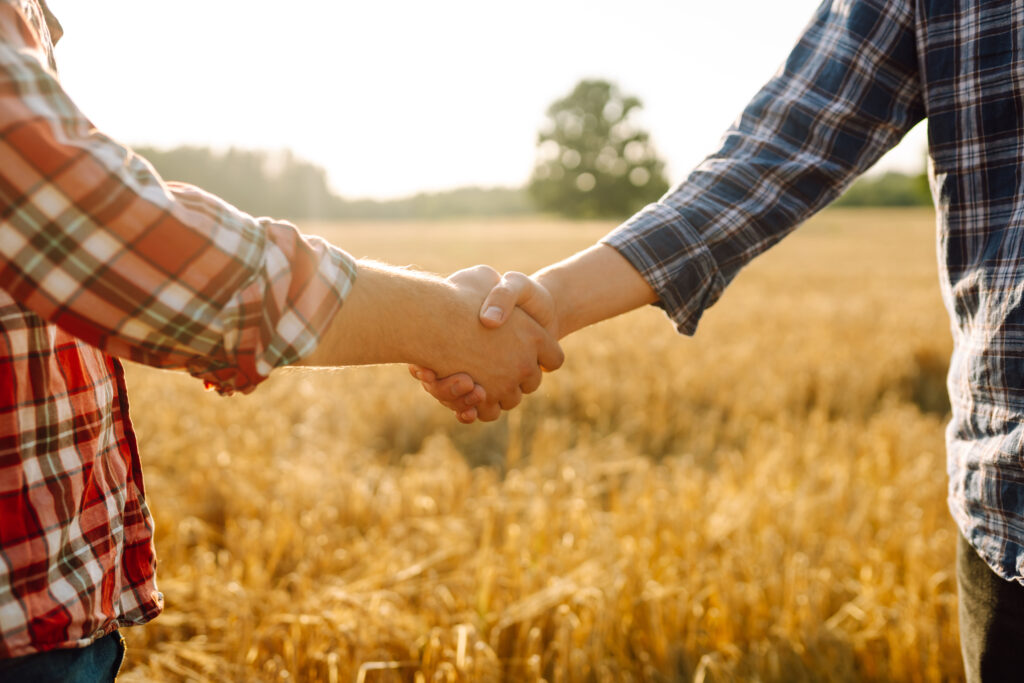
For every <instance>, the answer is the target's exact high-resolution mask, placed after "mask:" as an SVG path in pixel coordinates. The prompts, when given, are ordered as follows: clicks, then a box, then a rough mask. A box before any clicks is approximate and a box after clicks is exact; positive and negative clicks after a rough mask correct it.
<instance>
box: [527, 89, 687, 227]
mask: <svg viewBox="0 0 1024 683" xmlns="http://www.w3.org/2000/svg"><path fill="white" fill-rule="evenodd" d="M641 108H642V105H641V103H640V100H639V99H637V98H636V97H632V96H626V95H623V94H622V93H621V92H620V91H619V89H618V87H617V86H615V85H614V84H612V83H609V82H608V81H602V80H584V81H580V82H579V84H577V85H576V87H575V88H574V89H573V91H572V92H571V93H570V94H569V95H567V96H566V97H564V98H562V99H560V100H557V101H556V102H554V103H553V104H552V105H551V106H550V107H549V108H548V111H547V115H548V121H547V123H546V124H545V126H544V128H542V129H541V131H540V133H539V135H538V139H537V162H536V164H535V166H534V169H533V175H532V176H531V178H530V185H529V191H530V196H531V197H532V198H533V200H534V202H536V204H537V206H538V207H539V208H540V209H542V210H545V211H555V212H557V213H560V214H562V215H564V216H569V217H573V218H612V217H615V218H618V217H623V216H628V215H629V214H631V213H633V212H635V211H636V210H637V209H640V208H641V207H643V206H644V205H645V204H648V203H650V202H652V201H654V200H656V199H657V198H658V197H660V196H661V195H662V194H664V193H665V191H666V190H667V189H668V182H667V181H666V180H665V176H664V168H665V164H664V162H662V161H661V159H659V158H658V155H657V153H656V152H655V150H654V147H653V146H652V144H651V141H650V136H649V135H648V133H647V132H645V131H643V130H641V129H639V128H638V127H637V126H636V125H635V124H634V123H633V122H632V121H631V117H632V116H633V115H634V113H635V112H637V111H639V110H640V109H641Z"/></svg>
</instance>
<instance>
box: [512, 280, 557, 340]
mask: <svg viewBox="0 0 1024 683" xmlns="http://www.w3.org/2000/svg"><path fill="white" fill-rule="evenodd" d="M502 281H503V282H508V283H509V284H510V285H511V286H512V288H513V289H514V290H515V291H517V292H518V293H519V296H518V297H516V306H518V307H519V308H521V309H523V311H524V312H525V313H526V314H528V315H529V316H530V317H531V318H533V319H534V320H536V321H537V322H538V323H539V324H540V326H541V327H543V328H544V329H546V330H551V328H552V325H553V324H554V322H555V300H554V298H553V297H552V296H551V292H549V291H548V290H547V289H546V288H544V286H543V285H541V284H540V283H539V282H537V281H536V280H534V279H533V278H531V277H529V276H527V275H523V274H522V273H517V272H516V271H509V272H508V273H505V275H503V276H502ZM552 332H553V331H552Z"/></svg>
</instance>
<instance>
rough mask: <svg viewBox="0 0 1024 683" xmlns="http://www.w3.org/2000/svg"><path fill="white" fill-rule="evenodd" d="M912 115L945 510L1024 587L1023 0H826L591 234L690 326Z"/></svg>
mask: <svg viewBox="0 0 1024 683" xmlns="http://www.w3.org/2000/svg"><path fill="white" fill-rule="evenodd" d="M925 117H927V119H928V141H929V157H930V163H929V167H930V169H929V170H930V173H931V180H932V193H933V196H934V197H935V205H936V208H937V210H938V231H939V239H938V245H939V251H940V254H939V263H940V277H941V286H942V294H943V299H944V301H945V303H946V307H947V308H948V310H949V314H950V317H951V318H952V321H953V326H952V327H953V335H954V352H953V357H952V361H951V367H950V372H949V379H948V386H949V393H950V401H951V403H952V409H953V414H952V420H951V422H950V424H949V427H948V430H947V443H948V468H947V469H948V472H949V477H950V480H949V507H950V510H951V511H952V513H953V517H954V519H955V520H956V523H957V524H958V526H959V527H960V530H961V531H962V532H963V534H964V536H965V537H966V538H967V539H968V540H969V541H970V542H971V544H972V545H973V546H974V547H975V548H976V549H977V550H978V552H979V553H980V554H981V556H982V557H983V558H984V559H985V560H986V561H987V562H988V564H989V565H991V566H992V568H993V569H994V570H995V571H996V572H998V573H999V574H1000V575H1001V576H1003V577H1005V578H1007V579H1013V580H1017V581H1018V582H1021V583H1024V445H1022V439H1024V268H1022V264H1024V0H973V1H970V2H959V3H954V2H951V1H950V0H826V1H825V2H824V3H823V4H822V5H821V7H820V8H819V10H818V12H817V14H816V15H815V17H814V19H813V20H812V21H811V23H810V24H809V25H808V27H807V29H806V30H805V32H804V34H803V36H802V37H801V38H800V40H799V42H798V43H797V45H796V47H795V48H794V49H793V51H792V53H791V54H790V55H789V57H788V59H787V60H786V62H785V64H784V65H783V66H782V67H781V69H780V70H779V72H778V73H777V74H776V75H775V76H774V77H773V78H772V79H771V81H769V82H768V84H767V85H765V86H764V88H762V90H761V91H760V92H759V93H758V94H757V95H756V96H755V97H754V99H753V100H752V101H751V102H750V104H749V105H748V106H747V107H746V109H745V110H744V111H743V113H742V114H741V115H740V117H739V119H738V120H737V121H736V123H734V124H733V126H732V127H731V128H730V129H729V130H728V131H727V132H726V134H725V137H724V138H723V140H722V143H721V148H720V149H719V150H718V151H717V152H716V153H715V154H713V155H711V156H710V157H708V158H707V159H705V160H704V161H703V162H702V163H701V164H700V165H699V166H698V167H697V168H696V169H695V170H694V171H693V172H692V173H691V174H690V176H689V177H688V178H687V179H686V180H685V181H683V182H682V183H681V184H680V185H678V186H677V187H675V188H674V189H672V190H671V191H670V192H669V193H668V194H667V195H665V197H663V198H662V200H661V201H660V202H658V203H657V204H652V205H650V206H648V207H647V208H645V209H644V210H643V211H641V212H640V213H639V214H637V215H636V216H634V217H633V218H631V219H630V220H629V221H627V222H626V223H625V224H624V225H622V226H621V227H619V228H618V229H616V230H615V231H614V232H612V233H611V234H610V235H608V236H607V237H606V238H605V240H604V241H605V243H607V244H609V245H611V246H613V247H615V248H616V249H618V250H619V252H620V253H622V254H623V255H624V256H625V257H626V258H627V259H629V261H630V262H631V263H632V264H633V265H634V266H635V267H636V268H637V270H639V271H640V272H641V273H642V274H643V275H644V277H645V278H646V279H647V281H648V282H649V283H650V284H651V286H652V287H654V289H655V291H657V292H658V294H659V296H660V299H661V302H660V303H661V305H662V306H663V307H664V308H665V309H666V311H667V312H668V313H669V315H670V316H671V317H672V319H673V320H674V321H675V323H676V324H677V326H678V328H679V330H680V331H681V332H684V333H686V334H692V333H693V331H694V330H695V328H696V326H697V321H698V319H699V318H700V316H701V313H702V312H703V311H704V309H705V308H707V307H708V306H710V305H712V304H713V303H714V302H715V301H716V300H717V299H718V297H719V296H720V295H721V293H722V290H723V289H724V288H725V286H726V285H727V284H728V283H729V282H730V281H731V280H732V279H733V277H735V275H736V273H737V272H738V271H739V270H740V268H742V267H743V266H744V265H746V264H747V263H748V262H749V261H750V260H751V259H752V258H754V256H756V255H757V254H759V253H761V252H762V251H764V250H765V249H767V248H768V247H770V246H771V245H773V244H775V243H776V242H777V241H779V240H780V239H782V237H783V236H784V235H786V234H788V233H789V232H790V231H791V230H792V229H793V228H794V227H796V226H797V225H798V224H799V223H800V222H801V221H803V220H805V219H806V218H808V217H809V216H810V215H811V214H813V213H815V212H816V211H818V210H819V209H821V208H822V207H824V206H825V205H826V204H828V203H829V202H830V201H832V200H833V199H835V198H836V197H837V196H839V194H840V193H842V191H843V190H844V189H846V187H847V186H848V185H849V184H850V183H851V182H852V181H853V180H854V179H855V178H856V177H857V176H858V175H859V174H860V173H862V172H863V171H865V170H866V169H868V168H869V167H870V166H871V165H872V164H874V163H875V161H877V160H878V158H879V157H881V156H882V154H884V153H885V152H886V151H887V150H888V149H890V148H891V147H893V146H894V145H895V144H896V143H897V142H898V141H899V140H900V139H901V138H902V137H903V136H904V135H905V134H906V132H907V131H909V130H910V128H911V127H912V126H913V125H914V124H915V123H917V122H918V121H920V120H921V119H923V118H925Z"/></svg>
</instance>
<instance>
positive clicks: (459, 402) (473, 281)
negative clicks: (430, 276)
mask: <svg viewBox="0 0 1024 683" xmlns="http://www.w3.org/2000/svg"><path fill="white" fill-rule="evenodd" d="M448 279H449V281H451V282H453V283H454V284H456V285H458V286H463V287H469V288H471V289H475V290H478V291H479V290H480V289H481V288H483V289H484V290H485V291H487V292H488V294H487V298H486V299H485V300H484V302H483V304H482V305H481V306H480V310H479V315H480V322H481V324H482V325H483V326H484V327H488V328H491V329H497V328H499V327H501V326H502V325H503V324H505V322H506V321H508V320H509V319H510V318H512V317H514V315H518V314H521V313H524V312H525V313H526V314H528V315H529V317H531V318H533V319H534V321H536V323H538V324H539V325H541V326H542V327H543V328H544V329H545V330H546V331H547V333H548V334H549V335H551V337H552V338H554V339H557V337H558V329H557V319H556V315H555V303H554V299H553V298H552V296H551V294H550V293H549V292H548V291H547V290H546V289H545V288H544V287H542V286H540V285H539V284H538V283H537V282H536V281H535V280H532V279H530V278H529V277H527V276H526V275H523V274H522V273H517V272H509V273H506V274H505V275H504V276H503V277H500V278H499V277H498V274H497V273H496V272H495V271H494V270H493V269H492V268H489V267H487V266H476V267H474V268H467V269H465V270H460V271H458V272H457V273H453V274H452V275H451V277H449V278H448ZM517 307H518V308H519V309H521V310H520V311H517V310H516V308H517ZM558 360H559V365H560V364H561V358H559V359H558ZM540 361H541V366H542V368H543V369H544V370H548V371H550V370H556V369H557V368H558V366H556V365H551V364H549V363H545V362H544V360H543V359H540ZM409 371H410V373H412V375H413V377H416V378H417V379H419V380H420V382H421V383H422V385H423V388H424V389H425V390H426V391H427V393H429V394H430V395H431V396H433V397H434V398H435V399H437V400H438V401H439V402H440V403H441V404H442V405H443V406H445V407H446V408H448V409H449V410H452V411H454V412H455V416H456V418H457V419H458V420H459V422H462V423H464V424H469V423H472V422H473V421H475V420H477V419H480V420H481V421H484V422H490V421H492V420H496V419H498V417H499V416H500V415H501V411H502V409H505V410H509V409H510V408H512V407H515V405H516V404H518V402H519V401H518V400H516V401H515V402H514V403H512V402H510V401H500V400H499V401H494V400H488V397H487V392H486V391H485V390H484V388H483V387H482V386H481V385H480V384H477V383H475V382H474V381H473V377H471V376H470V375H468V374H465V373H459V374H455V375H450V376H448V377H438V374H437V373H436V372H434V371H433V370H432V369H429V368H425V367H421V366H418V365H412V366H410V367H409ZM536 380H537V381H536V383H535V384H533V383H530V384H524V385H522V386H521V389H522V393H526V394H528V393H531V392H532V391H535V390H536V389H537V388H538V387H539V386H540V377H539V376H538V377H537V378H536Z"/></svg>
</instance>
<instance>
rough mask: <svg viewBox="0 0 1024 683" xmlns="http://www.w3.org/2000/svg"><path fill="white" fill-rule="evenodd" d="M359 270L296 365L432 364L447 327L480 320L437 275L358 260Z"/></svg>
mask: <svg viewBox="0 0 1024 683" xmlns="http://www.w3.org/2000/svg"><path fill="white" fill-rule="evenodd" d="M357 273H358V275H357V277H356V282H355V284H354V285H353V286H352V289H351V291H350V292H349V294H348V296H347V297H346V299H345V304H344V306H342V308H341V310H340V311H339V312H338V314H337V315H336V316H335V317H334V320H333V321H332V322H331V325H330V327H328V329H327V331H326V332H325V333H324V335H323V337H322V339H321V340H320V343H319V344H318V346H317V348H316V349H315V350H314V351H313V352H312V353H311V354H309V355H308V356H306V357H305V358H304V359H302V360H301V361H299V362H298V363H297V364H296V365H301V366H306V367H335V366H342V365H372V364H378V363H417V364H423V365H427V364H429V363H431V362H437V360H438V357H439V355H440V354H439V352H438V350H439V348H441V347H443V346H444V345H445V337H446V335H445V332H444V331H445V330H451V329H455V328H456V326H457V325H459V324H462V325H465V324H466V323H467V321H468V322H470V323H473V324H475V323H476V321H475V319H474V318H475V316H474V312H475V310H474V309H473V308H472V307H470V306H469V305H466V304H463V303H462V302H461V301H460V300H459V298H458V297H457V296H456V290H455V288H454V287H453V286H452V285H451V284H450V283H448V282H446V281H445V280H442V279H440V278H438V277H436V276H434V275H430V274H427V273H420V272H416V271H411V270H406V269H402V268H395V267H391V266H386V265H383V264H379V263H374V262H372V261H359V262H358V263H357Z"/></svg>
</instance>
